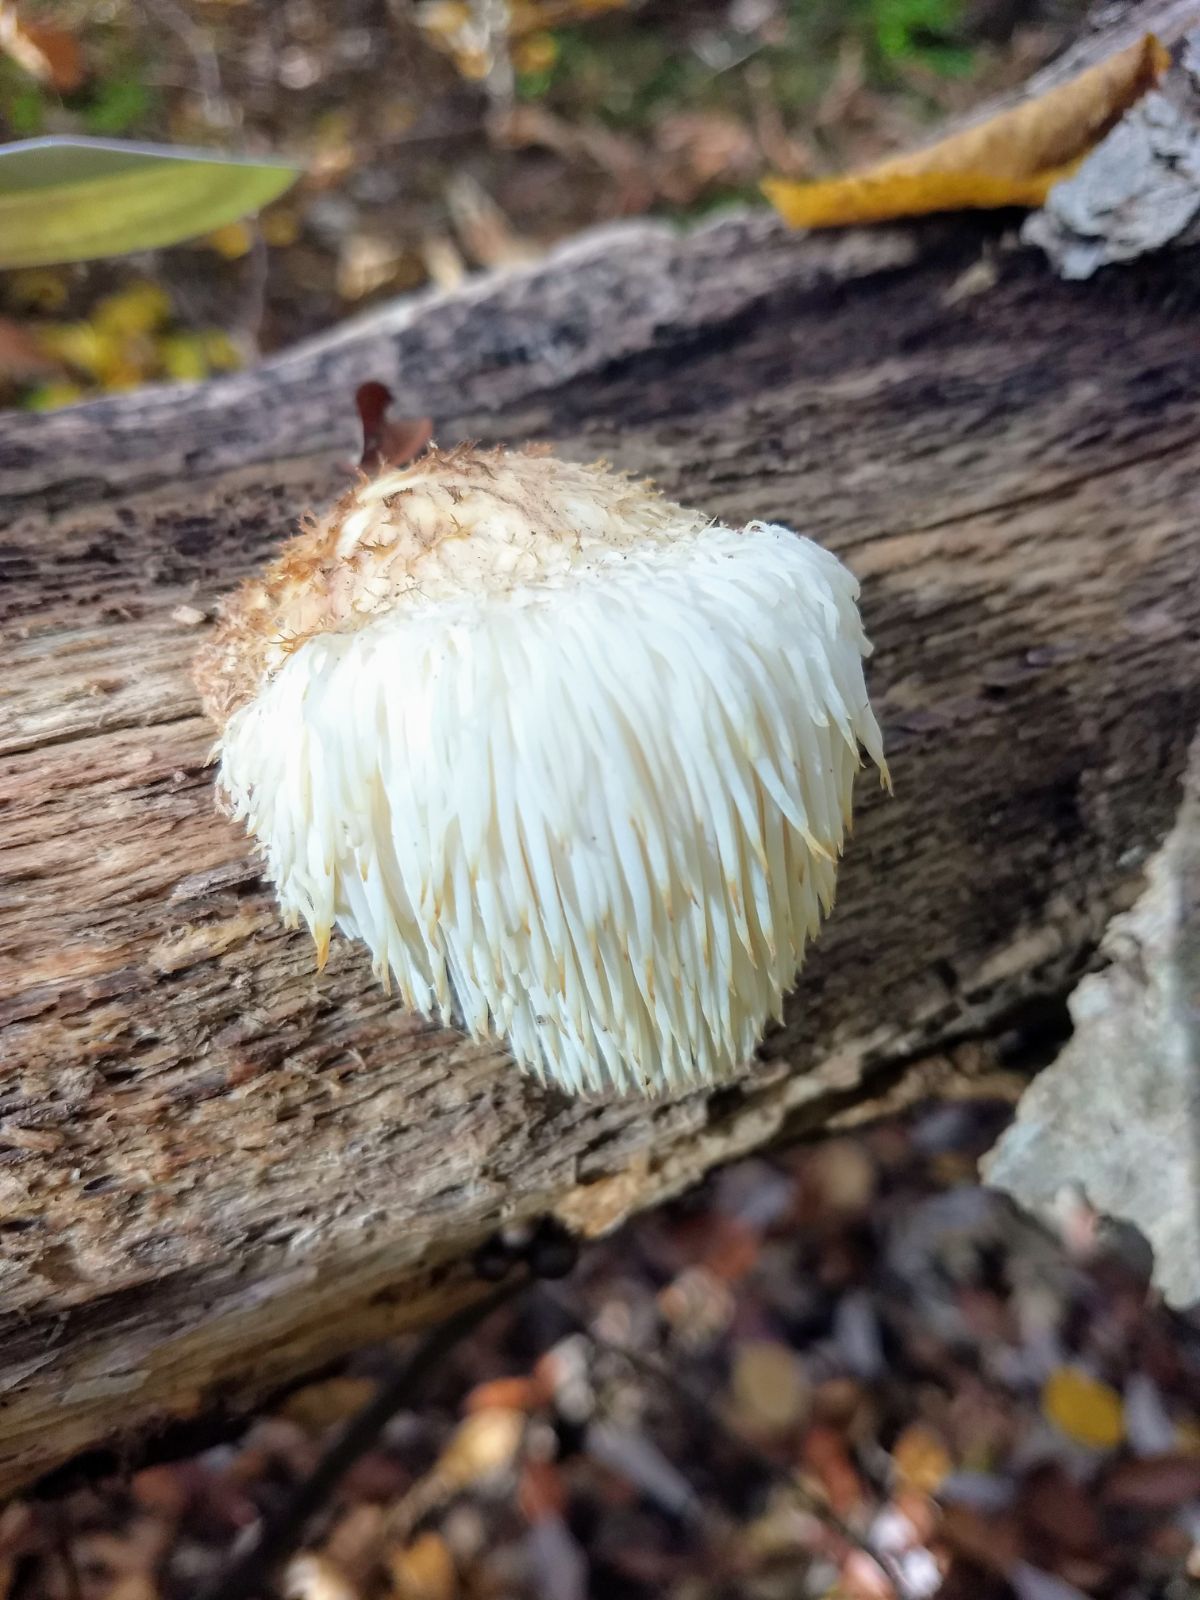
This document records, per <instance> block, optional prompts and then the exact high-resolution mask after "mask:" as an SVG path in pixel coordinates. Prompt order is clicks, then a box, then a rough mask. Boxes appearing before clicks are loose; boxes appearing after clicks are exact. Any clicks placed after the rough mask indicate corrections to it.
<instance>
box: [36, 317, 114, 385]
mask: <svg viewBox="0 0 1200 1600" xmlns="http://www.w3.org/2000/svg"><path fill="white" fill-rule="evenodd" d="M41 340H42V344H43V345H44V346H45V347H46V349H47V350H49V352H50V353H51V355H54V356H57V357H58V358H59V360H60V361H65V362H66V363H67V365H68V366H71V367H74V368H75V369H76V371H78V372H84V373H87V375H88V376H89V377H91V378H101V379H103V377H104V375H105V374H106V373H107V372H109V371H111V369H112V368H113V366H114V365H115V364H116V362H117V361H118V360H119V358H120V346H121V340H120V338H119V337H118V335H116V334H114V333H109V332H107V331H106V330H105V329H103V328H98V327H96V326H95V324H94V323H91V322H48V323H46V324H45V325H44V326H43V327H42V329H41Z"/></svg>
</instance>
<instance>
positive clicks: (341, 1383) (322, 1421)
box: [171, 605, 379, 1433]
mask: <svg viewBox="0 0 1200 1600" xmlns="http://www.w3.org/2000/svg"><path fill="white" fill-rule="evenodd" d="M171 616H172V618H173V620H174V621H176V622H180V623H183V624H184V626H185V627H197V626H198V625H199V624H200V623H201V622H204V621H205V620H206V617H205V613H204V612H203V611H200V610H198V609H197V608H196V607H195V606H187V605H181V606H176V608H175V610H174V611H172V613H171ZM378 1388H379V1385H378V1383H376V1381H375V1379H374V1378H351V1377H340V1378H326V1379H324V1380H323V1381H322V1382H321V1383H309V1384H305V1386H304V1388H302V1389H297V1390H296V1392H295V1393H294V1394H292V1395H289V1396H288V1398H287V1400H286V1401H285V1402H284V1403H283V1405H282V1406H281V1407H280V1408H279V1415H280V1416H281V1417H285V1418H286V1419H287V1420H288V1421H289V1422H295V1423H299V1425H300V1427H302V1428H303V1429H305V1431H306V1432H308V1433H320V1432H322V1431H323V1430H324V1429H326V1428H332V1427H333V1426H334V1425H335V1424H336V1423H339V1422H345V1420H346V1418H347V1417H350V1416H353V1415H354V1413H355V1412H356V1411H361V1410H362V1408H363V1407H364V1406H365V1405H366V1404H367V1402H368V1401H369V1400H370V1399H371V1398H372V1397H373V1396H374V1395H375V1393H376V1391H377V1390H378Z"/></svg>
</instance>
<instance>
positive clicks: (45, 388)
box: [24, 382, 84, 411]
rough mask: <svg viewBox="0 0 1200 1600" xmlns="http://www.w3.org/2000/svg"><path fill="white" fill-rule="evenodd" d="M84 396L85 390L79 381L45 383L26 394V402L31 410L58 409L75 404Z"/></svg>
mask: <svg viewBox="0 0 1200 1600" xmlns="http://www.w3.org/2000/svg"><path fill="white" fill-rule="evenodd" d="M83 397H84V396H83V390H82V389H81V388H80V387H79V385H78V384H77V383H66V382H63V383H43V384H39V385H38V387H37V388H36V389H33V390H31V391H30V393H29V394H27V395H26V396H25V401H24V404H25V406H26V407H27V408H28V409H29V410H30V411H58V410H59V409H60V407H62V406H73V405H74V404H75V403H76V401H78V400H82V399H83Z"/></svg>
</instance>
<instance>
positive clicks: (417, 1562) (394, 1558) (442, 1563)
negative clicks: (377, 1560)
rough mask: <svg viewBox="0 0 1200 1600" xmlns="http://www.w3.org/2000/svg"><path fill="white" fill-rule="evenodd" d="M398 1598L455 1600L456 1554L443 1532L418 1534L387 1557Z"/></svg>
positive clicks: (393, 1587) (393, 1586) (456, 1579)
mask: <svg viewBox="0 0 1200 1600" xmlns="http://www.w3.org/2000/svg"><path fill="white" fill-rule="evenodd" d="M388 1569H389V1572H390V1575H391V1580H392V1592H393V1594H395V1595H396V1596H397V1600H453V1596H454V1595H455V1594H456V1593H457V1591H458V1577H457V1574H456V1573H455V1570H454V1557H453V1555H451V1553H450V1549H449V1547H448V1545H447V1544H446V1541H445V1540H444V1539H443V1538H442V1536H441V1534H439V1533H434V1532H432V1531H431V1532H429V1533H422V1534H418V1536H417V1537H416V1538H415V1539H414V1540H413V1541H412V1543H411V1544H408V1545H405V1546H404V1547H403V1549H400V1550H396V1551H394V1552H393V1553H392V1555H391V1556H390V1557H389V1558H388Z"/></svg>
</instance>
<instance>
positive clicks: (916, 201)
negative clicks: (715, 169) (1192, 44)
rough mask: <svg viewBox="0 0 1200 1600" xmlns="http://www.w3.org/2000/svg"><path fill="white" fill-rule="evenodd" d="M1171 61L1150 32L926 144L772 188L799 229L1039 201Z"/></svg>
mask: <svg viewBox="0 0 1200 1600" xmlns="http://www.w3.org/2000/svg"><path fill="white" fill-rule="evenodd" d="M1169 65H1170V56H1169V55H1168V53H1167V51H1166V49H1165V48H1164V47H1163V45H1161V44H1160V43H1159V41H1158V40H1157V39H1156V38H1155V37H1154V35H1153V34H1149V33H1148V34H1146V35H1145V36H1144V37H1143V38H1142V39H1140V40H1139V41H1138V42H1137V43H1136V44H1132V45H1130V46H1129V47H1128V48H1127V49H1125V50H1121V51H1118V52H1117V54H1116V55H1112V56H1109V57H1108V59H1107V60H1105V61H1101V62H1099V63H1098V64H1097V65H1096V66H1094V67H1089V68H1088V69H1087V70H1086V71H1085V72H1081V73H1080V74H1079V75H1078V76H1077V77H1075V78H1072V79H1070V80H1069V82H1067V83H1064V84H1060V85H1059V86H1058V87H1057V88H1054V89H1050V90H1048V91H1047V92H1046V93H1045V94H1043V95H1039V96H1038V97H1037V98H1036V99H1034V100H1025V101H1023V102H1022V103H1021V104H1020V105H1017V106H1013V107H1012V108H1011V109H1010V110H1008V111H1002V112H1000V113H999V114H998V115H997V116H994V117H990V118H989V119H988V120H987V121H986V122H981V123H978V124H977V125H976V126H974V127H971V128H965V129H964V130H963V131H962V132H961V133H956V134H952V135H951V136H950V137H949V138H947V139H942V140H941V141H940V142H939V143H937V144H933V145H930V146H928V148H926V149H924V150H915V151H913V152H911V153H910V154H907V155H901V156H895V157H892V158H891V159H890V160H888V161H882V162H879V163H878V164H877V165H875V166H873V167H870V168H868V169H867V170H866V171H865V172H860V173H849V174H847V176H845V177H843V178H831V179H828V180H826V181H823V182H820V183H787V182H784V181H782V180H781V179H778V178H769V179H767V181H766V182H765V183H764V184H763V192H764V193H765V194H766V196H767V199H768V200H770V202H771V204H772V205H773V206H774V207H775V209H776V210H777V211H778V212H779V213H780V215H781V216H782V217H783V218H784V220H785V221H786V222H788V223H789V224H790V225H791V226H792V227H794V228H837V227H846V226H849V225H850V224H854V223H862V222H884V221H888V220H890V219H893V218H897V217H913V216H924V215H927V214H929V213H930V212H934V211H961V210H991V209H995V208H997V207H1000V206H1038V205H1041V204H1042V202H1043V200H1044V199H1045V197H1046V195H1047V193H1048V192H1049V190H1050V189H1051V188H1052V187H1053V185H1054V184H1055V183H1057V182H1058V181H1059V180H1060V179H1061V178H1063V177H1065V176H1066V175H1067V174H1068V173H1069V172H1071V171H1072V170H1073V169H1074V167H1075V165H1076V163H1077V162H1078V161H1079V160H1080V159H1081V158H1082V157H1083V156H1084V155H1086V154H1087V152H1088V151H1089V150H1090V149H1091V148H1092V146H1093V145H1094V144H1096V143H1097V142H1098V141H1099V140H1100V139H1102V138H1103V137H1104V135H1105V134H1106V133H1107V132H1108V130H1109V129H1110V128H1111V127H1112V126H1113V124H1114V123H1116V122H1118V121H1119V120H1120V118H1121V117H1122V116H1123V115H1124V113H1125V112H1126V111H1127V110H1128V109H1129V107H1130V106H1131V105H1133V103H1134V102H1135V101H1136V100H1138V99H1139V98H1140V97H1141V95H1143V94H1144V93H1145V91H1146V90H1147V89H1149V88H1151V87H1153V85H1154V84H1155V83H1156V82H1157V81H1158V78H1159V76H1160V75H1161V74H1162V73H1163V72H1164V71H1165V70H1166V68H1167V67H1168V66H1169Z"/></svg>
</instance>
